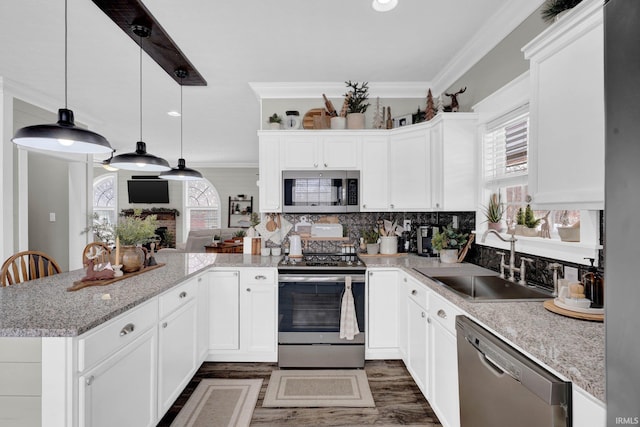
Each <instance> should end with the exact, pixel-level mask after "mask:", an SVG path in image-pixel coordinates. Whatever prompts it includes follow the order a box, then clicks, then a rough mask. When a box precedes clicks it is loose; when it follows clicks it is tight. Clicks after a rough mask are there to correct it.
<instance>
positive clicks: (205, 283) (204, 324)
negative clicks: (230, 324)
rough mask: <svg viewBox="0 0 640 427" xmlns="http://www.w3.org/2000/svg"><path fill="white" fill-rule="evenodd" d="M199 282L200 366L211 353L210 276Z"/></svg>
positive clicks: (198, 346) (201, 276)
mask: <svg viewBox="0 0 640 427" xmlns="http://www.w3.org/2000/svg"><path fill="white" fill-rule="evenodd" d="M196 280H197V282H198V301H197V311H198V327H197V329H198V345H197V355H198V364H201V363H202V362H203V361H204V359H205V358H206V357H207V353H209V275H208V274H202V275H200V276H198V278H197V279H196Z"/></svg>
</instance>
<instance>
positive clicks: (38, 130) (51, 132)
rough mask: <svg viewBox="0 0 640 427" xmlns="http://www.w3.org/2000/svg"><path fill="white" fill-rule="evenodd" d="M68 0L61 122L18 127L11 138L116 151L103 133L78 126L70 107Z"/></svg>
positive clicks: (54, 147) (52, 147)
mask: <svg viewBox="0 0 640 427" xmlns="http://www.w3.org/2000/svg"><path fill="white" fill-rule="evenodd" d="M67 33H68V32H67V0H65V1H64V108H60V109H59V110H58V122H57V123H53V124H48V125H33V126H27V127H23V128H21V129H18V131H17V132H16V134H15V135H14V136H13V138H12V139H11V140H12V141H13V142H14V143H15V144H16V145H20V146H23V147H28V148H37V149H40V150H48V151H59V152H64V153H80V154H102V153H108V152H110V151H113V149H112V148H111V145H109V141H107V140H106V138H105V137H104V136H102V135H99V134H97V133H95V132H92V131H90V130H87V129H82V128H79V127H77V126H76V125H75V123H74V120H73V111H71V110H69V109H68V108H67V63H68V60H67V43H68V42H67V39H68V35H67Z"/></svg>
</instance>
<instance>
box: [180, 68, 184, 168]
mask: <svg viewBox="0 0 640 427" xmlns="http://www.w3.org/2000/svg"><path fill="white" fill-rule="evenodd" d="M182 86H183V85H182V77H180V158H181V159H182V158H183V157H182V117H183V116H184V110H183V109H182Z"/></svg>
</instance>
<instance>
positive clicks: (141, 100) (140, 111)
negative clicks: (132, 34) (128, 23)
mask: <svg viewBox="0 0 640 427" xmlns="http://www.w3.org/2000/svg"><path fill="white" fill-rule="evenodd" d="M142 40H143V38H142V36H140V141H142Z"/></svg>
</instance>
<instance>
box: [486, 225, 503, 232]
mask: <svg viewBox="0 0 640 427" xmlns="http://www.w3.org/2000/svg"><path fill="white" fill-rule="evenodd" d="M487 228H489V230H496V231H497V232H498V233H502V232H503V231H504V227H503V226H502V223H501V222H488V223H487Z"/></svg>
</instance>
